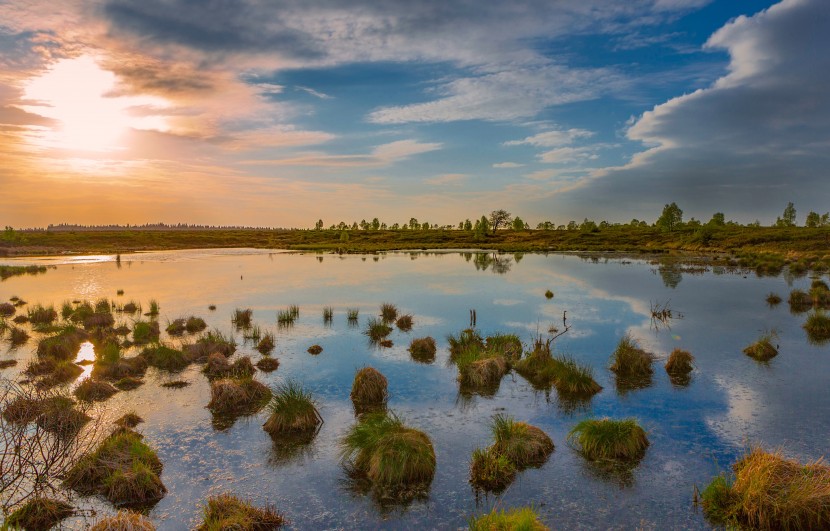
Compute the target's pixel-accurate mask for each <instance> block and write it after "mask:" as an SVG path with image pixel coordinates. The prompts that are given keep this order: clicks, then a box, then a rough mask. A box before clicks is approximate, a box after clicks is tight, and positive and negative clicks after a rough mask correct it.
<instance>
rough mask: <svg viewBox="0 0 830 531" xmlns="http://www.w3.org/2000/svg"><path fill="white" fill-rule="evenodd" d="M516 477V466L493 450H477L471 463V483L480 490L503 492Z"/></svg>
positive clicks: (474, 451)
mask: <svg viewBox="0 0 830 531" xmlns="http://www.w3.org/2000/svg"><path fill="white" fill-rule="evenodd" d="M515 477H516V465H514V464H513V463H512V462H511V461H510V459H508V458H507V457H506V456H504V455H501V454H499V453H497V452H495V451H493V449H492V447H491V448H476V449H475V450H473V457H472V460H471V461H470V483H472V484H473V486H475V487H476V488H478V489H483V490H486V491H489V492H496V493H498V492H501V491H503V490H504V489H506V488H507V486H508V485H510V484H511V483H512V482H513V480H514V479H515Z"/></svg>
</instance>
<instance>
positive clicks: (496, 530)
mask: <svg viewBox="0 0 830 531" xmlns="http://www.w3.org/2000/svg"><path fill="white" fill-rule="evenodd" d="M547 529H548V528H547V527H545V525H544V524H542V522H540V521H539V515H538V514H536V511H534V510H533V509H532V508H530V507H521V508H518V509H510V510H508V511H505V510H503V509H502V510H498V509H496V508H494V509H493V510H492V511H490V512H489V513H486V514H482V515H481V516H479V517H477V518H471V519H470V531H501V530H504V531H507V530H515V531H520V530H521V531H546V530H547Z"/></svg>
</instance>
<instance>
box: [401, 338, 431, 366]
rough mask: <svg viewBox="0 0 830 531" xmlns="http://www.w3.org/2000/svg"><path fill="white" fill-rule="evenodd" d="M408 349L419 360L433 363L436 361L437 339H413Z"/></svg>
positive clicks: (414, 358) (413, 357)
mask: <svg viewBox="0 0 830 531" xmlns="http://www.w3.org/2000/svg"><path fill="white" fill-rule="evenodd" d="M408 350H409V354H410V355H411V356H412V359H413V360H415V361H417V362H420V363H432V362H433V361H435V352H436V348H435V340H434V339H433V338H431V337H420V338H417V339H413V340H412V342H411V343H410V344H409V349H408Z"/></svg>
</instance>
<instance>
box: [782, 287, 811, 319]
mask: <svg viewBox="0 0 830 531" xmlns="http://www.w3.org/2000/svg"><path fill="white" fill-rule="evenodd" d="M787 303H788V304H789V305H790V311H791V312H793V313H803V312H806V311H807V310H809V309H810V308H812V307H813V297H812V296H811V295H810V294H809V293H807V292H805V291H802V290H800V289H794V290H792V291H791V292H790V297H789V299H787Z"/></svg>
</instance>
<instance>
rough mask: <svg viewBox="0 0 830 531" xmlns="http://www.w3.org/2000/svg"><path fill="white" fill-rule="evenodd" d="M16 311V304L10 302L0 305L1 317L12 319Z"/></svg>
mask: <svg viewBox="0 0 830 531" xmlns="http://www.w3.org/2000/svg"><path fill="white" fill-rule="evenodd" d="M15 311H17V308H15V307H14V304H12V303H10V302H3V303H0V317H11V316H12V315H14V312H15Z"/></svg>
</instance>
